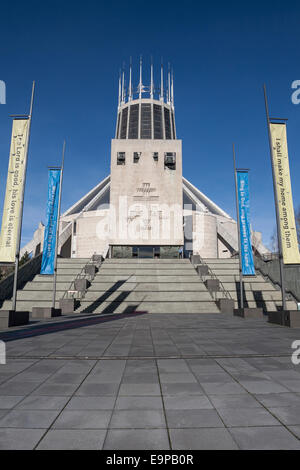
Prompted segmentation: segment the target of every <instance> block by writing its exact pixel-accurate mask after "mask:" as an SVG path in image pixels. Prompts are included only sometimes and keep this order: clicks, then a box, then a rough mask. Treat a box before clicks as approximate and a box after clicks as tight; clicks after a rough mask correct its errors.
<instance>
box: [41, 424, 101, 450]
mask: <svg viewBox="0 0 300 470" xmlns="http://www.w3.org/2000/svg"><path fill="white" fill-rule="evenodd" d="M105 436H106V430H99V429H92V430H88V429H84V430H81V429H72V430H67V429H63V430H60V429H51V430H50V431H48V432H47V434H46V435H45V436H44V437H43V439H42V441H41V442H40V443H39V445H38V446H37V449H38V450H101V449H102V446H103V442H104V439H105Z"/></svg>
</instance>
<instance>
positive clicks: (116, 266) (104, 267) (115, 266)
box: [100, 263, 195, 272]
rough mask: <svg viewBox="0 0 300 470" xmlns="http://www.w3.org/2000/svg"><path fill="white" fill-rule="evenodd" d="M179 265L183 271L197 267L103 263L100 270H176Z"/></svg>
mask: <svg viewBox="0 0 300 470" xmlns="http://www.w3.org/2000/svg"><path fill="white" fill-rule="evenodd" d="M177 267H179V269H180V270H182V271H193V270H195V268H194V267H193V266H192V265H191V264H181V265H179V266H177V265H174V264H161V265H157V264H130V263H128V264H126V265H124V264H106V263H103V264H102V265H101V268H100V271H119V272H123V271H124V270H129V269H130V270H132V271H144V270H145V271H148V272H152V271H170V270H174V269H176V268H177Z"/></svg>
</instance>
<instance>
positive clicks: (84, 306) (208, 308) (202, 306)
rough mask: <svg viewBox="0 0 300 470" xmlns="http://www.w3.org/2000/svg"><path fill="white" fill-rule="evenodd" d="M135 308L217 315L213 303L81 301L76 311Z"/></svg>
mask: <svg viewBox="0 0 300 470" xmlns="http://www.w3.org/2000/svg"><path fill="white" fill-rule="evenodd" d="M132 308H135V309H136V310H137V311H141V312H148V313H219V309H218V307H217V306H216V304H215V303H214V302H141V303H137V302H127V301H123V302H102V303H101V304H100V305H95V304H94V305H90V304H89V303H88V302H85V301H82V302H81V306H80V307H79V309H78V311H80V312H85V313H110V312H114V313H124V312H125V311H126V310H130V309H132Z"/></svg>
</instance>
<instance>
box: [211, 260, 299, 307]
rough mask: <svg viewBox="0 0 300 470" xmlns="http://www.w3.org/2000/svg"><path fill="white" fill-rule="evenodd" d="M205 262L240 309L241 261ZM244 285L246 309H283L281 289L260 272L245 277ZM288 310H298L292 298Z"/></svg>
mask: <svg viewBox="0 0 300 470" xmlns="http://www.w3.org/2000/svg"><path fill="white" fill-rule="evenodd" d="M203 261H204V262H205V263H206V264H207V265H208V266H209V268H210V269H211V271H212V272H213V273H214V274H215V276H216V277H217V278H218V279H219V280H220V281H221V282H222V284H223V286H224V289H225V290H226V291H227V292H229V293H230V295H231V298H232V299H234V300H235V308H238V299H239V295H240V287H239V280H240V279H239V260H238V259H215V258H207V259H204V260H203ZM243 284H244V290H243V292H244V299H245V301H246V302H245V307H249V308H255V307H262V308H263V310H264V311H265V312H270V311H276V310H277V308H278V307H281V305H282V304H281V290H280V288H279V287H276V286H275V285H274V284H272V282H271V281H270V280H269V279H268V278H264V277H263V276H262V275H261V274H260V272H259V271H256V275H255V276H250V277H244V278H243ZM219 297H223V295H222V293H221V292H218V293H217V298H219ZM287 298H288V296H287ZM287 309H290V310H297V304H296V302H295V301H294V300H293V299H292V298H290V300H287Z"/></svg>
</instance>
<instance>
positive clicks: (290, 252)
mask: <svg viewBox="0 0 300 470" xmlns="http://www.w3.org/2000/svg"><path fill="white" fill-rule="evenodd" d="M270 131H271V140H272V160H273V168H274V174H275V184H276V196H277V202H278V207H279V217H280V234H281V243H282V253H283V262H284V264H295V263H300V255H299V248H298V241H297V231H296V223H295V214H294V206H293V197H292V186H291V177H290V167H289V156H288V147H287V135H286V125H285V124H281V123H280V124H279V123H278V124H277V123H271V124H270Z"/></svg>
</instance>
